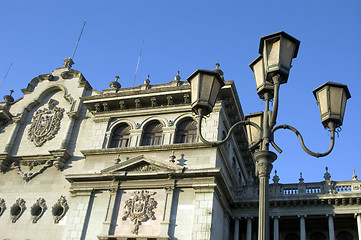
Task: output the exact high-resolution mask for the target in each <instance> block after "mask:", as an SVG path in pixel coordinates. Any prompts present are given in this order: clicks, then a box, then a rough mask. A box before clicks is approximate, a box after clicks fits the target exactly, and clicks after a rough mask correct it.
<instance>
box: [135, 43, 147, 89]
mask: <svg viewBox="0 0 361 240" xmlns="http://www.w3.org/2000/svg"><path fill="white" fill-rule="evenodd" d="M143 45H144V40H143V42H142V47H141V48H140V53H139V58H138V63H137V67H136V69H135V74H134V80H133V87H134V83H135V79H136V78H137V72H138V67H139V62H140V57H141V56H142V50H143Z"/></svg>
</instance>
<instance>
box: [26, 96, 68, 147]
mask: <svg viewBox="0 0 361 240" xmlns="http://www.w3.org/2000/svg"><path fill="white" fill-rule="evenodd" d="M56 104H57V101H55V100H53V99H50V100H49V103H48V105H49V108H44V109H39V110H38V111H36V113H35V115H34V117H33V121H32V123H31V126H30V128H29V132H28V139H29V140H30V141H32V142H34V144H35V146H37V147H41V146H42V145H43V144H44V143H45V142H46V141H48V140H50V139H52V138H53V137H54V136H55V134H56V133H57V131H58V130H59V127H60V121H61V119H62V117H63V112H64V108H59V107H56Z"/></svg>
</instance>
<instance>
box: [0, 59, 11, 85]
mask: <svg viewBox="0 0 361 240" xmlns="http://www.w3.org/2000/svg"><path fill="white" fill-rule="evenodd" d="M12 65H13V63H11V64H10V67H9V68H8V71H7V72H6V74H5V77H4V79H3V81H2V82H1V84H0V88H1V87H2V86H3V84H4V82H5V79H6V77H7V76H8V73H9V71H10V68H11V66H12Z"/></svg>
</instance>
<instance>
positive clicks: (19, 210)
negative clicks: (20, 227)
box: [10, 198, 26, 223]
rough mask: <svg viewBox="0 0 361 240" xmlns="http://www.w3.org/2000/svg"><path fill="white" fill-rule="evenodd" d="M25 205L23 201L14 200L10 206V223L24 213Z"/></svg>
mask: <svg viewBox="0 0 361 240" xmlns="http://www.w3.org/2000/svg"><path fill="white" fill-rule="evenodd" d="M25 203H26V202H25V200H24V199H22V198H18V200H16V202H15V203H14V204H13V205H12V206H11V208H10V216H11V221H12V222H13V223H15V222H16V221H17V220H18V219H19V218H20V217H21V215H22V214H23V212H24V211H25V209H26V206H25Z"/></svg>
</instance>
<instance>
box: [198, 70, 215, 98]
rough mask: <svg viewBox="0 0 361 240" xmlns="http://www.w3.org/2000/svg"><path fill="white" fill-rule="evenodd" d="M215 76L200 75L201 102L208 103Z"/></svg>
mask: <svg viewBox="0 0 361 240" xmlns="http://www.w3.org/2000/svg"><path fill="white" fill-rule="evenodd" d="M212 80H213V76H210V75H207V74H200V82H199V100H201V101H202V102H208V100H209V98H210V95H211V91H212V85H213V84H212Z"/></svg>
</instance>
